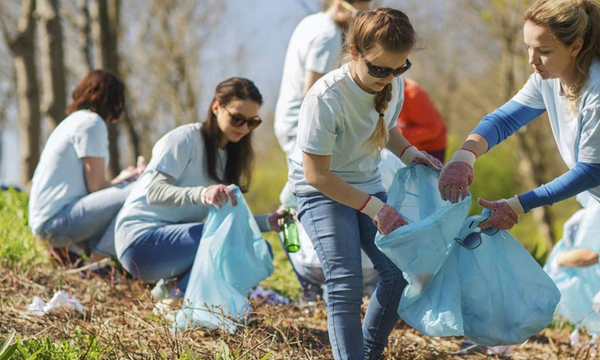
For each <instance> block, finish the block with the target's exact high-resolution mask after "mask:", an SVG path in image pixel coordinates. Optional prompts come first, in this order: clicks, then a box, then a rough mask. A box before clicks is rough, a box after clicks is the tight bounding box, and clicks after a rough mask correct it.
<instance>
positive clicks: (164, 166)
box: [115, 123, 227, 257]
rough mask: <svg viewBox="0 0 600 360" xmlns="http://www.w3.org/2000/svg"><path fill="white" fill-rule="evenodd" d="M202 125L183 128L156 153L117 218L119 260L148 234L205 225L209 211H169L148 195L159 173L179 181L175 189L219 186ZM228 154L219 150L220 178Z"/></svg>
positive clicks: (157, 147)
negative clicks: (151, 201) (160, 229)
mask: <svg viewBox="0 0 600 360" xmlns="http://www.w3.org/2000/svg"><path fill="white" fill-rule="evenodd" d="M201 126H202V124H199V123H194V124H189V125H183V126H180V127H178V128H176V129H174V130H171V131H170V132H168V133H167V134H166V135H165V136H163V137H162V138H161V139H160V140H158V142H157V143H156V145H154V148H153V149H152V159H151V161H150V163H149V164H148V167H147V168H146V171H144V173H143V174H142V176H140V178H139V179H138V180H137V181H136V182H135V185H134V187H133V190H132V191H131V194H130V195H129V197H128V198H127V201H126V202H125V204H124V205H123V208H122V209H121V211H120V212H119V215H118V216H117V223H116V226H115V228H116V229H115V248H116V251H117V256H119V257H120V256H121V255H122V254H123V252H125V250H126V249H127V248H128V247H129V246H130V245H131V244H132V243H133V242H134V241H135V240H136V239H137V238H138V237H139V236H140V235H142V234H143V233H144V232H145V231H147V230H149V229H151V228H156V227H161V226H166V225H172V224H184V223H195V222H201V221H204V219H205V218H206V216H207V215H208V211H209V207H208V206H205V205H202V204H198V205H187V206H177V207H166V206H161V205H150V204H148V202H147V201H146V193H147V191H148V187H149V185H150V181H151V180H152V177H153V176H154V172H155V171H157V170H158V171H160V172H162V173H164V174H166V175H169V176H171V177H172V178H174V179H175V184H174V185H175V186H179V187H195V186H209V185H214V184H217V182H215V181H214V180H212V179H211V178H209V176H208V167H207V161H206V151H205V147H204V138H203V136H202V134H201V132H200V128H201ZM226 160H227V152H226V151H225V150H221V149H219V151H218V162H217V175H218V176H219V177H222V175H223V170H224V169H225V163H226Z"/></svg>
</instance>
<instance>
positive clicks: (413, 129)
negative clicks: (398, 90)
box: [398, 78, 447, 162]
mask: <svg viewBox="0 0 600 360" xmlns="http://www.w3.org/2000/svg"><path fill="white" fill-rule="evenodd" d="M398 130H400V132H401V133H402V135H404V137H405V138H406V140H408V141H409V142H410V143H411V144H413V145H414V146H416V147H417V149H419V150H421V151H427V152H428V153H429V154H431V155H433V156H434V157H436V158H437V159H438V160H440V161H441V162H444V156H445V154H446V144H447V139H446V124H445V123H444V119H443V118H442V115H440V113H439V111H438V110H437V108H436V107H435V104H434V103H433V101H431V99H430V98H429V95H427V92H425V90H423V88H421V87H420V86H419V84H417V82H416V81H414V80H412V79H407V78H404V105H403V106H402V111H401V112H400V116H398Z"/></svg>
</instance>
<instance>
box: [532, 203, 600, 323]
mask: <svg viewBox="0 0 600 360" xmlns="http://www.w3.org/2000/svg"><path fill="white" fill-rule="evenodd" d="M578 199H580V197H579V196H578ZM586 200H587V201H580V202H581V203H582V205H584V206H585V208H584V209H582V210H579V211H578V212H576V213H575V214H574V215H573V216H571V218H569V220H567V221H566V222H565V225H564V227H563V238H562V239H561V240H560V241H559V242H558V243H556V245H554V248H553V249H552V252H551V253H550V256H549V257H548V261H547V262H546V265H545V266H544V270H546V272H547V273H548V275H550V277H551V278H552V280H554V282H555V283H556V286H558V288H559V290H560V293H561V295H562V297H561V299H560V303H558V307H557V308H556V312H557V313H558V314H560V315H561V316H562V317H564V318H566V319H567V320H569V321H570V322H571V323H573V324H574V325H575V326H576V327H578V328H582V327H585V328H586V330H587V331H588V332H589V333H592V334H598V333H600V315H598V313H596V312H594V310H593V306H592V300H593V298H594V295H596V294H597V293H598V292H599V291H600V265H598V264H596V265H592V266H588V267H578V268H574V267H564V266H560V265H559V264H558V256H559V255H560V254H561V253H563V252H565V251H568V250H573V249H589V250H592V251H595V252H600V203H599V202H598V201H597V200H595V199H593V198H591V197H590V198H589V199H586Z"/></svg>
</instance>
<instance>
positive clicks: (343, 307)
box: [297, 193, 407, 360]
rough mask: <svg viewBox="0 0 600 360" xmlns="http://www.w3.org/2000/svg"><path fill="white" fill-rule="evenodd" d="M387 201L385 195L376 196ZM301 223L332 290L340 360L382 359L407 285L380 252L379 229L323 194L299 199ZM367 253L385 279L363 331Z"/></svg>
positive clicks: (332, 327)
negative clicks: (362, 319)
mask: <svg viewBox="0 0 600 360" xmlns="http://www.w3.org/2000/svg"><path fill="white" fill-rule="evenodd" d="M375 196H377V197H378V198H379V199H381V200H382V201H386V198H387V195H386V194H385V193H378V194H375ZM297 201H298V209H299V212H298V218H299V219H300V221H301V222H302V225H303V226H304V229H305V230H306V232H307V234H308V236H309V237H310V239H311V241H312V243H313V245H314V248H315V250H316V252H317V255H318V257H319V260H320V261H321V265H322V267H323V272H324V274H325V284H326V286H327V298H328V302H327V322H328V328H329V340H330V342H331V347H332V351H333V356H334V358H335V359H336V360H342V359H344V360H346V359H352V360H354V359H356V360H363V359H368V360H372V359H373V360H374V359H378V358H379V357H380V356H381V354H382V353H383V351H384V349H385V346H386V345H387V341H388V336H389V334H390V333H391V332H392V330H393V329H394V326H395V325H396V322H397V321H398V319H399V316H398V312H397V310H398V304H399V303H400V297H401V296H402V291H403V290H404V287H405V286H406V284H407V283H406V280H405V279H404V277H402V271H401V270H400V269H398V267H397V266H396V265H394V264H393V263H392V262H391V261H390V260H389V259H388V258H387V257H386V256H385V255H384V254H383V253H382V252H381V251H380V250H379V249H378V248H377V246H375V234H376V233H377V228H376V227H375V226H374V225H373V223H372V221H371V219H370V218H369V217H368V216H367V215H365V214H362V213H361V212H360V211H358V210H355V209H353V208H350V207H348V206H346V205H342V204H340V203H338V202H336V201H334V200H332V199H330V198H328V197H327V196H325V195H323V194H321V193H314V194H309V195H306V196H297ZM361 248H362V249H363V250H364V252H365V253H366V254H367V256H369V258H370V259H371V261H372V262H373V265H374V267H375V270H377V272H378V274H379V278H380V281H379V284H378V285H377V288H376V290H375V293H374V294H373V296H372V297H371V300H370V301H369V306H368V308H367V313H366V315H365V321H364V324H363V325H362V329H361V312H360V306H361V304H362V295H363V277H362V266H361V252H360V250H361Z"/></svg>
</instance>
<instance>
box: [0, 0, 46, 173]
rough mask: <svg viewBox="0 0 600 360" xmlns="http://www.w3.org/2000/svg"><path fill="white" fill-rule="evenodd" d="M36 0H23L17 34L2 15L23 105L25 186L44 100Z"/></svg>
mask: <svg viewBox="0 0 600 360" xmlns="http://www.w3.org/2000/svg"><path fill="white" fill-rule="evenodd" d="M35 9H36V1H35V0H23V2H22V7H21V15H20V18H19V21H18V24H17V29H16V31H15V32H14V34H11V33H10V31H9V30H8V29H7V26H6V22H5V20H4V19H3V18H2V17H1V16H0V26H1V29H2V35H3V37H4V40H5V41H6V43H7V44H8V47H9V48H10V50H11V52H12V54H13V58H14V65H15V74H16V82H17V96H18V104H19V133H20V135H19V137H20V143H21V163H22V169H21V183H22V184H24V185H28V184H29V183H30V181H31V179H32V178H33V173H34V171H35V167H36V166H37V163H38V161H39V154H40V118H41V116H40V98H39V89H38V83H37V75H36V74H37V66H36V63H35V59H36V57H35V21H34V12H35Z"/></svg>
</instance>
